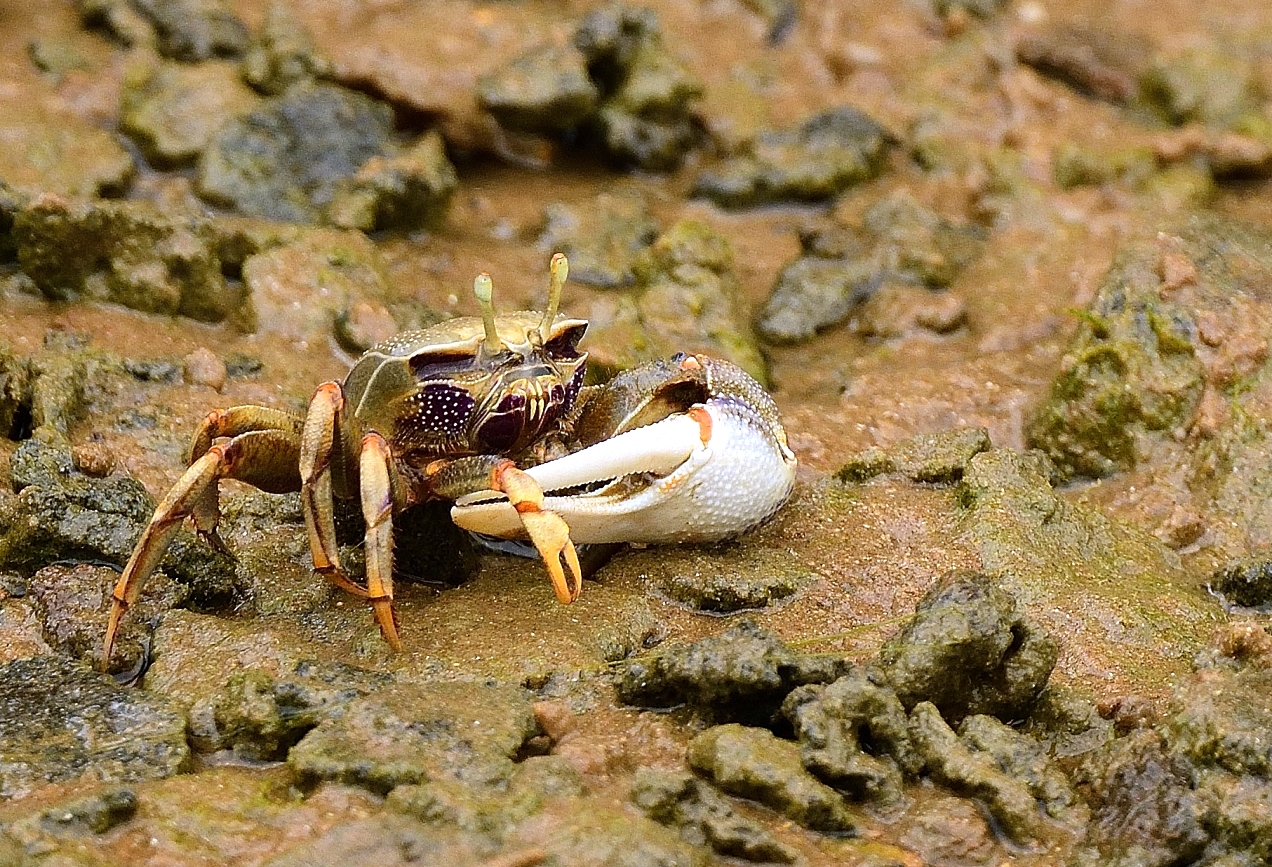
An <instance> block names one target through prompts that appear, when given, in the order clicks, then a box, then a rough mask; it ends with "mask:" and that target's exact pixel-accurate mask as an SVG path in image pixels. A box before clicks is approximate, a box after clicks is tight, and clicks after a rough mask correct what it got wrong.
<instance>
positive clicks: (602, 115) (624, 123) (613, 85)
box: [574, 3, 702, 171]
mask: <svg viewBox="0 0 1272 867" xmlns="http://www.w3.org/2000/svg"><path fill="white" fill-rule="evenodd" d="M574 44H575V46H576V47H577V48H578V49H579V51H581V52H582V54H583V57H584V59H585V60H586V61H587V68H588V74H589V75H590V77H591V78H592V81H593V82H594V83H595V84H596V85H597V86H598V88H599V90H600V99H601V102H600V108H599V112H598V115H597V126H598V127H599V130H600V135H601V139H602V141H603V142H604V145H605V148H606V150H607V151H608V152H609V154H610V156H611V158H613V159H614V160H616V161H618V162H620V163H622V164H624V165H632V166H636V167H638V168H641V169H645V170H648V171H670V170H671V169H674V168H676V167H677V166H679V165H680V162H681V160H682V159H683V158H684V155H685V153H686V152H687V151H688V150H689V148H690V146H691V145H692V144H693V141H694V139H695V137H696V134H695V130H694V125H693V115H692V105H693V102H694V101H695V100H696V99H697V98H698V96H699V95H700V94H701V92H702V86H701V85H700V84H699V83H698V81H697V79H695V78H694V77H693V76H692V75H691V74H690V73H689V72H688V71H687V70H686V69H685V68H684V66H683V65H682V64H681V63H680V62H679V61H678V60H677V59H676V58H674V57H673V56H672V55H671V54H670V52H668V50H667V48H666V47H665V46H664V45H663V42H662V35H661V33H660V32H659V25H658V17H657V14H656V13H654V12H653V11H652V10H649V9H644V8H640V7H631V6H627V5H624V4H621V3H619V4H612V5H609V6H602V7H600V8H598V9H594V10H592V11H591V12H590V13H588V15H587V16H586V17H585V18H584V19H583V21H582V23H581V24H580V25H579V28H578V30H577V31H576V32H575V35H574Z"/></svg>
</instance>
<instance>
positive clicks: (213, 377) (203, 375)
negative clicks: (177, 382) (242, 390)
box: [182, 346, 226, 391]
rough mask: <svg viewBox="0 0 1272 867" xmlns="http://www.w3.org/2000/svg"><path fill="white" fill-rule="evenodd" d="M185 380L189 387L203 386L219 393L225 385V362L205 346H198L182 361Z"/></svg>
mask: <svg viewBox="0 0 1272 867" xmlns="http://www.w3.org/2000/svg"><path fill="white" fill-rule="evenodd" d="M182 362H183V364H184V366H185V380H186V382H188V383H189V384H190V385H204V386H207V387H208V388H212V389H215V390H216V391H220V390H221V387H222V386H223V385H225V377H226V372H225V362H224V361H222V360H221V358H220V356H218V355H217V354H216V353H215V352H213V351H212V350H210V349H208V348H207V347H206V346H200V347H199V348H198V349H196V350H194V351H193V352H191V353H190V354H189V355H187V356H186V357H185V358H183V359H182Z"/></svg>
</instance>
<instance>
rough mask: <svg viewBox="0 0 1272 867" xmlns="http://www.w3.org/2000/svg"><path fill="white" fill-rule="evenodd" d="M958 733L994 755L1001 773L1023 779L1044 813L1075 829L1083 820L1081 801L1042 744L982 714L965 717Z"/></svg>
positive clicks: (976, 746)
mask: <svg viewBox="0 0 1272 867" xmlns="http://www.w3.org/2000/svg"><path fill="white" fill-rule="evenodd" d="M958 736H959V739H960V740H961V741H962V742H963V743H965V744H967V746H968V747H970V748H971V749H973V750H975V751H977V752H980V753H985V754H987V755H989V756H990V757H991V758H993V760H994V761H995V762H997V763H998V767H999V768H1000V769H1001V770H1002V772H1003V773H1005V774H1007V775H1008V776H1009V777H1011V778H1012V779H1014V780H1017V781H1019V782H1022V783H1024V784H1025V787H1026V788H1027V789H1028V790H1029V794H1031V795H1033V796H1034V798H1035V799H1036V800H1037V801H1038V804H1039V805H1040V806H1041V807H1042V809H1043V812H1045V813H1046V814H1047V816H1049V817H1050V818H1052V819H1055V820H1057V821H1060V822H1064V823H1066V824H1069V825H1071V826H1073V827H1076V828H1078V829H1081V828H1082V827H1083V826H1084V825H1085V824H1086V820H1087V815H1086V811H1085V809H1084V805H1083V804H1082V802H1081V800H1080V799H1079V798H1078V795H1077V793H1076V792H1075V791H1074V790H1073V786H1071V785H1070V784H1069V779H1068V777H1066V776H1065V775H1064V772H1063V771H1062V770H1061V769H1060V767H1059V766H1058V765H1057V764H1056V763H1055V762H1053V761H1052V760H1051V759H1050V757H1049V756H1048V754H1047V747H1046V745H1045V744H1043V743H1040V742H1039V741H1036V740H1034V739H1033V738H1032V737H1030V736H1028V735H1025V734H1021V733H1020V732H1018V731H1016V730H1015V729H1014V728H1012V727H1011V726H1008V725H1005V724H1004V723H1002V722H1000V721H999V720H997V719H995V718H994V717H992V716H987V715H985V714H977V715H975V716H969V717H967V718H966V719H964V720H963V724H962V725H960V726H959V727H958Z"/></svg>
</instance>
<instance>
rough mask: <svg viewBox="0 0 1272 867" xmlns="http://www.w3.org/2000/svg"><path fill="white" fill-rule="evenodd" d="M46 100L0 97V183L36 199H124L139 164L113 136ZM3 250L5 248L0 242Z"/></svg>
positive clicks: (116, 137)
mask: <svg viewBox="0 0 1272 867" xmlns="http://www.w3.org/2000/svg"><path fill="white" fill-rule="evenodd" d="M47 102H48V101H47V100H38V99H28V100H24V101H20V100H17V99H14V98H12V97H10V98H3V97H2V96H0V138H2V139H3V141H4V143H5V146H4V147H3V148H0V178H3V180H4V183H5V184H7V185H8V186H9V187H10V188H12V189H15V190H20V191H23V192H26V193H29V194H32V195H35V194H39V193H55V194H57V195H62V196H72V197H76V198H92V197H94V196H99V195H120V194H122V193H123V192H124V191H125V190H127V188H128V185H129V183H130V182H131V181H132V178H133V174H134V173H135V171H136V164H135V163H134V161H133V158H132V155H131V154H130V153H129V152H128V150H127V148H125V147H124V145H123V144H122V143H121V142H120V140H119V136H118V135H116V134H115V133H113V132H107V131H106V130H103V129H99V128H98V127H96V126H93V125H92V124H90V123H89V122H88V121H86V120H84V119H83V118H81V117H78V116H76V115H74V114H71V113H70V112H67V111H57V110H55V109H53V108H50V107H49V106H48V105H47ZM0 246H3V244H2V243H0Z"/></svg>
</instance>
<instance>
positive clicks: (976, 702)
mask: <svg viewBox="0 0 1272 867" xmlns="http://www.w3.org/2000/svg"><path fill="white" fill-rule="evenodd" d="M1058 654H1059V648H1058V647H1057V645H1056V642H1055V640H1054V639H1052V638H1051V637H1050V636H1049V635H1048V634H1047V633H1046V631H1045V630H1044V629H1043V628H1042V627H1041V626H1039V625H1038V624H1037V623H1035V622H1034V621H1033V620H1032V619H1030V618H1028V617H1026V616H1025V615H1024V614H1023V613H1022V612H1021V611H1020V610H1019V609H1018V606H1017V604H1016V600H1015V599H1014V598H1013V597H1012V596H1011V595H1010V594H1009V593H1007V592H1006V591H1004V590H1003V589H1002V588H1000V587H999V586H998V584H997V582H995V581H994V580H993V579H991V578H989V577H988V576H985V575H981V574H978V573H971V572H952V573H949V574H947V575H945V576H943V577H942V578H941V579H940V580H938V581H937V583H936V584H935V585H934V586H933V588H932V589H931V590H929V591H928V593H927V594H926V595H925V596H924V597H923V599H922V600H920V602H919V604H918V606H917V607H916V608H915V616H914V619H913V620H911V621H910V622H909V623H908V624H907V625H906V626H905V627H903V628H902V630H901V631H900V632H899V633H897V634H896V635H894V636H893V637H892V638H890V639H888V640H887V641H886V642H885V643H884V645H883V647H882V648H881V649H880V651H879V664H880V666H881V667H882V668H883V669H884V671H885V672H886V674H887V678H888V684H889V685H890V686H891V687H892V688H893V689H894V690H895V691H896V694H897V696H898V698H900V700H901V703H902V704H904V705H905V706H906V707H909V708H913V707H914V705H916V704H917V703H919V702H923V701H927V702H931V703H932V704H933V705H935V706H936V707H937V708H939V709H940V711H941V714H942V715H943V716H945V717H947V718H949V719H951V720H953V721H955V722H957V721H959V720H961V719H963V717H965V716H968V715H971V714H978V713H987V714H991V715H993V716H997V717H1000V718H1002V719H1016V718H1019V717H1023V716H1025V715H1026V713H1027V711H1028V709H1029V706H1030V705H1031V704H1032V703H1033V701H1034V699H1036V698H1037V697H1038V695H1039V694H1040V693H1041V692H1042V689H1043V687H1044V686H1046V683H1047V678H1048V677H1049V676H1050V675H1051V669H1052V667H1053V666H1054V665H1055V663H1056V658H1057V656H1058Z"/></svg>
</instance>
